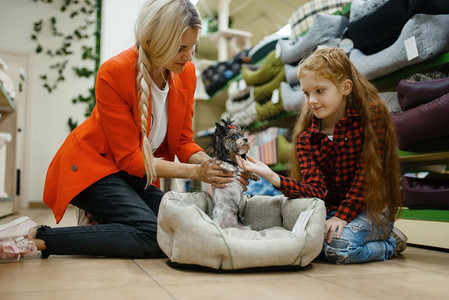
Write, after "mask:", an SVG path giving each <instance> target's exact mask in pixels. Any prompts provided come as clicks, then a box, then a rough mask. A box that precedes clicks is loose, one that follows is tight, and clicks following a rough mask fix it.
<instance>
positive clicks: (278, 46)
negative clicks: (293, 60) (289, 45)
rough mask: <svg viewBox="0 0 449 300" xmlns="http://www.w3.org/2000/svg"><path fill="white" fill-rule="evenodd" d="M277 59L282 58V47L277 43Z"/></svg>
mask: <svg viewBox="0 0 449 300" xmlns="http://www.w3.org/2000/svg"><path fill="white" fill-rule="evenodd" d="M275 56H276V58H279V57H280V56H281V45H279V43H276V55H275Z"/></svg>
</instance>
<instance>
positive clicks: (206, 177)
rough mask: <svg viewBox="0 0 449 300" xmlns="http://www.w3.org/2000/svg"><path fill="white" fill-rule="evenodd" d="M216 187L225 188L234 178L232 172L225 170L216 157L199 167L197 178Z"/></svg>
mask: <svg viewBox="0 0 449 300" xmlns="http://www.w3.org/2000/svg"><path fill="white" fill-rule="evenodd" d="M196 179H198V180H201V181H203V182H206V183H210V184H212V185H213V186H214V187H216V188H224V187H226V185H227V184H228V183H229V182H232V181H233V180H234V174H233V173H232V172H228V171H224V170H223V169H222V168H221V167H220V165H219V164H218V163H217V160H215V159H209V160H207V161H205V162H203V163H202V164H200V165H198V167H197V178H196Z"/></svg>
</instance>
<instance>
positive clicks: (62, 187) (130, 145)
mask: <svg viewBox="0 0 449 300" xmlns="http://www.w3.org/2000/svg"><path fill="white" fill-rule="evenodd" d="M137 55H138V54H137V52H136V47H135V46H134V47H131V48H129V49H128V50H126V51H124V52H122V53H120V54H118V55H117V56H115V57H113V58H111V59H109V60H108V61H106V62H105V63H103V64H102V65H101V67H100V69H99V70H98V73H97V81H96V86H95V94H96V106H95V108H94V109H93V111H92V114H91V116H90V117H89V118H87V119H86V120H85V121H84V122H83V123H82V124H81V125H79V126H78V127H76V128H75V129H74V130H73V131H72V132H71V133H70V134H69V135H68V137H67V138H66V140H65V141H64V143H63V144H62V146H61V148H59V150H58V152H57V153H56V155H55V157H54V158H53V160H52V161H51V163H50V166H49V168H48V171H47V177H46V180H45V187H44V195H43V201H44V202H45V203H46V204H47V205H48V206H49V207H50V208H51V209H52V210H53V214H54V216H55V218H56V222H58V223H59V221H60V220H61V219H62V217H63V215H64V213H65V210H66V208H67V205H68V204H69V203H70V201H71V200H72V199H73V198H74V197H75V196H76V195H78V194H79V193H80V192H81V191H83V190H84V189H86V188H87V187H88V186H90V185H91V184H93V183H94V182H96V181H98V180H99V179H101V178H104V177H106V176H108V175H110V174H112V173H115V172H118V171H121V170H123V171H126V172H127V173H128V174H130V175H134V176H138V177H143V176H144V175H145V167H144V163H143V155H142V152H141V141H142V135H141V130H140V113H139V107H138V101H137V91H136V83H135V79H136V58H137ZM169 85H170V90H169V93H168V102H167V103H168V131H167V136H166V138H165V141H164V143H163V144H162V145H161V146H160V147H159V148H158V149H157V150H156V152H155V156H157V157H163V158H164V159H165V160H169V161H173V160H174V157H175V155H176V156H177V157H178V159H179V160H180V161H181V162H187V160H188V158H189V157H190V156H191V155H192V154H194V153H195V152H198V151H202V149H201V148H200V147H199V146H198V145H197V144H196V143H195V142H194V141H193V130H192V117H193V102H194V92H195V87H196V75H195V67H194V65H193V63H191V62H188V63H187V64H186V66H185V68H184V71H183V72H182V73H180V74H172V76H171V77H170V81H169ZM149 89H150V87H149ZM149 102H150V105H149V108H148V110H149V114H148V115H149V118H148V124H149V125H150V124H151V101H149ZM149 125H148V126H149ZM149 131H150V128H147V132H149Z"/></svg>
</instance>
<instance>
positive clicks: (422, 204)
mask: <svg viewBox="0 0 449 300" xmlns="http://www.w3.org/2000/svg"><path fill="white" fill-rule="evenodd" d="M402 192H403V195H404V205H405V206H407V207H409V208H417V209H418V208H421V209H426V208H427V209H449V200H448V199H449V176H448V175H447V174H430V175H429V176H427V177H425V178H414V177H410V176H405V175H404V176H402Z"/></svg>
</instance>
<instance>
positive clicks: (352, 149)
mask: <svg viewBox="0 0 449 300" xmlns="http://www.w3.org/2000/svg"><path fill="white" fill-rule="evenodd" d="M374 111H375V112H377V113H378V109H374ZM374 116H376V114H374ZM376 119H377V118H376V117H374V120H373V126H374V129H375V131H376V135H377V136H378V137H380V138H379V149H382V146H383V139H384V130H385V127H384V126H378V125H379V122H376ZM363 136H364V135H363V124H362V120H361V118H360V115H359V114H358V112H357V111H356V110H354V109H350V108H348V109H347V110H346V116H345V117H344V118H342V119H341V120H340V121H339V122H338V123H337V124H336V125H335V128H334V135H333V141H331V140H330V139H329V138H328V137H327V136H326V135H325V134H324V133H322V132H321V131H320V128H319V120H318V119H317V118H314V119H313V121H312V125H311V126H310V127H309V128H308V129H307V130H306V131H304V132H303V133H302V134H301V135H300V136H298V140H297V141H296V152H297V155H298V158H299V165H300V170H301V175H302V182H300V181H297V180H294V179H291V178H287V177H284V176H280V178H281V186H280V188H279V190H280V191H281V192H282V193H283V194H284V195H285V196H287V197H290V198H305V197H317V198H320V199H323V200H324V201H325V204H326V209H327V211H328V212H329V211H333V210H336V214H335V216H336V217H338V218H340V219H342V220H345V221H347V222H348V223H349V222H351V220H352V219H354V217H356V216H357V215H358V214H359V213H360V212H362V211H363V210H364V207H365V206H364V181H365V171H364V168H363V160H362V159H361V154H362V148H363ZM379 153H380V154H381V152H380V150H379Z"/></svg>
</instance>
